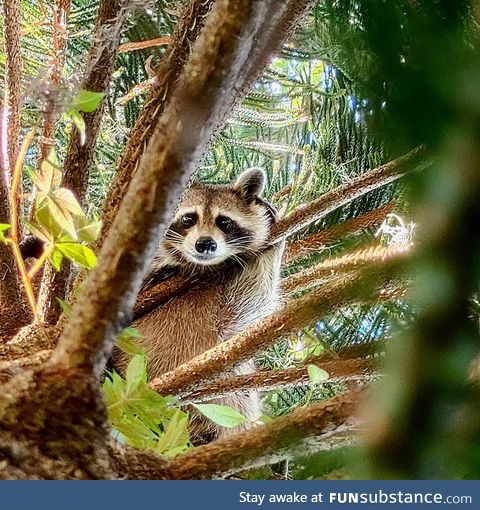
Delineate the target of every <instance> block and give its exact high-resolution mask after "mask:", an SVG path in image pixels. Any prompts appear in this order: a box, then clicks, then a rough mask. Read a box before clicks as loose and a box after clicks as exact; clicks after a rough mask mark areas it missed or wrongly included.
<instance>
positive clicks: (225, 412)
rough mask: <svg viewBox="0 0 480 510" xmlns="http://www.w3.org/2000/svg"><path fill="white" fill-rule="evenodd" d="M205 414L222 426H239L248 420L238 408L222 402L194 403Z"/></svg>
mask: <svg viewBox="0 0 480 510" xmlns="http://www.w3.org/2000/svg"><path fill="white" fill-rule="evenodd" d="M193 405H194V407H196V408H197V409H198V410H199V411H200V412H201V413H202V414H203V415H204V416H206V417H207V418H208V419H209V420H212V421H213V422H214V423H216V424H217V425H220V426H222V427H229V428H230V427H237V426H238V425H242V423H245V422H246V418H245V417H244V416H243V415H241V414H240V413H239V412H238V411H237V410H236V409H233V408H232V407H229V406H223V405H220V404H193Z"/></svg>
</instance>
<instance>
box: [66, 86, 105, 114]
mask: <svg viewBox="0 0 480 510" xmlns="http://www.w3.org/2000/svg"><path fill="white" fill-rule="evenodd" d="M104 95H105V94H104V93H103V92H92V91H90V90H80V91H79V92H78V93H77V95H76V96H75V99H74V102H73V107H74V108H75V109H76V110H78V111H79V112H87V113H90V112H94V111H95V110H96V109H97V108H98V107H99V105H100V103H101V101H102V98H103V96H104Z"/></svg>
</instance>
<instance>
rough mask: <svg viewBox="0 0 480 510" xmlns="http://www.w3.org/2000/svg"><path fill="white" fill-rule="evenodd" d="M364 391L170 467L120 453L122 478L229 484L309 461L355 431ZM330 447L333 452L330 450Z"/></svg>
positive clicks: (193, 452) (134, 453) (216, 444)
mask: <svg viewBox="0 0 480 510" xmlns="http://www.w3.org/2000/svg"><path fill="white" fill-rule="evenodd" d="M363 392H364V391H362V390H358V389H356V390H352V391H349V392H348V393H343V394H339V395H336V396H335V397H333V398H331V399H328V400H324V401H322V402H319V403H316V404H313V405H311V406H309V407H304V408H297V409H294V410H293V411H292V412H291V413H290V414H288V415H286V416H281V417H280V418H276V419H275V420H272V421H271V422H269V423H267V424H265V425H261V426H258V427H254V428H252V429H250V430H247V431H245V432H241V433H239V434H236V435H234V436H232V437H230V438H228V439H219V440H217V441H214V442H213V443H210V444H208V445H205V446H199V447H197V448H194V449H192V450H190V451H188V452H187V453H184V454H182V455H178V456H177V457H175V458H174V459H172V460H171V461H169V462H167V463H166V462H165V461H164V460H163V459H161V458H160V457H158V456H156V455H154V454H151V453H149V452H141V451H135V450H133V449H130V448H126V449H123V451H122V453H120V451H121V450H120V448H118V447H117V448H116V452H115V453H114V458H115V459H116V460H117V465H118V468H119V472H120V473H122V474H123V475H124V476H125V477H127V478H130V479H148V480H152V479H165V478H168V479H175V480H205V479H212V478H224V477H225V476H228V475H230V474H232V473H236V472H239V471H242V470H244V469H250V468H254V467H259V466H265V465H267V464H273V463H275V462H279V461H280V460H282V459H293V458H296V457H298V456H299V452H301V455H302V457H304V456H308V455H310V454H312V453H315V452H318V451H322V450H325V449H326V448H325V445H330V444H331V443H330V442H329V441H327V439H328V438H330V437H332V436H334V435H338V434H339V433H340V432H345V431H348V430H351V429H352V427H353V425H354V424H356V421H355V420H354V419H352V418H351V417H352V415H353V413H354V411H355V408H356V405H357V403H358V401H359V400H360V399H361V398H362V396H363ZM329 447H330V446H327V448H329Z"/></svg>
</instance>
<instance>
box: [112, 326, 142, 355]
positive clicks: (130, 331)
mask: <svg viewBox="0 0 480 510" xmlns="http://www.w3.org/2000/svg"><path fill="white" fill-rule="evenodd" d="M136 338H137V339H138V338H143V337H142V335H141V334H140V333H139V332H138V331H137V330H136V329H135V328H126V329H124V330H123V331H122V332H121V333H120V335H118V338H117V347H119V348H120V349H122V351H124V352H126V353H127V354H131V355H135V354H145V350H144V349H143V347H140V346H139V345H137V344H136V343H135V339H136Z"/></svg>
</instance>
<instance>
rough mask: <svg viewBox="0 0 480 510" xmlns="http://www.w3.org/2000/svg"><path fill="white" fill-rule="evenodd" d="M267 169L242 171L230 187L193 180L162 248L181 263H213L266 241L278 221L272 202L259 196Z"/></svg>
mask: <svg viewBox="0 0 480 510" xmlns="http://www.w3.org/2000/svg"><path fill="white" fill-rule="evenodd" d="M264 186H265V173H264V172H263V170H262V169H260V168H252V169H249V170H246V171H245V172H243V173H242V174H241V175H240V176H239V177H238V179H237V180H236V181H235V182H234V183H232V184H231V185H227V186H213V185H204V184H199V183H194V184H193V185H192V186H191V187H190V188H189V189H188V190H187V191H186V193H185V195H184V197H183V200H182V202H181V204H180V207H179V209H178V212H177V214H176V215H175V218H174V220H173V223H172V225H171V226H170V228H169V229H168V230H167V233H166V236H165V240H164V243H163V245H164V248H165V249H166V250H167V252H168V253H169V254H170V256H171V257H172V258H173V259H174V260H175V261H176V262H177V263H179V264H196V265H201V266H213V265H215V264H220V263H222V262H224V261H226V260H227V259H236V260H238V261H239V263H241V257H240V255H248V254H252V255H253V254H255V253H256V252H258V251H259V250H261V249H262V248H264V247H265V246H266V243H267V240H268V237H269V234H270V229H271V226H272V224H273V223H274V222H275V220H276V213H275V210H274V209H273V207H272V206H270V205H269V204H268V203H267V202H265V201H264V200H262V199H261V198H260V196H261V194H262V192H263V189H264Z"/></svg>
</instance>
